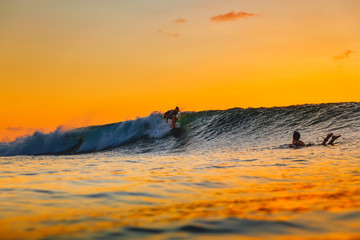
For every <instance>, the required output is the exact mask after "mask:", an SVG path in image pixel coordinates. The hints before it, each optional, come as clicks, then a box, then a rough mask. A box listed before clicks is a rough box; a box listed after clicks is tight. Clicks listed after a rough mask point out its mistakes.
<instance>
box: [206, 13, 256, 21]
mask: <svg viewBox="0 0 360 240" xmlns="http://www.w3.org/2000/svg"><path fill="white" fill-rule="evenodd" d="M256 16H259V15H257V14H253V13H247V12H234V11H232V12H229V13H225V14H220V15H217V16H213V17H211V19H210V20H211V21H213V22H223V21H235V20H236V19H238V18H247V17H256Z"/></svg>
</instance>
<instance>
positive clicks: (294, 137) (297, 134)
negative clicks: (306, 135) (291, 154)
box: [293, 131, 300, 141]
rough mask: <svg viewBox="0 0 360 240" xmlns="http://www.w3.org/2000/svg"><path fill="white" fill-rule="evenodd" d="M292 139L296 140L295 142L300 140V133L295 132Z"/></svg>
mask: <svg viewBox="0 0 360 240" xmlns="http://www.w3.org/2000/svg"><path fill="white" fill-rule="evenodd" d="M293 139H294V140H297V141H298V140H300V133H299V132H297V131H295V132H294V134H293Z"/></svg>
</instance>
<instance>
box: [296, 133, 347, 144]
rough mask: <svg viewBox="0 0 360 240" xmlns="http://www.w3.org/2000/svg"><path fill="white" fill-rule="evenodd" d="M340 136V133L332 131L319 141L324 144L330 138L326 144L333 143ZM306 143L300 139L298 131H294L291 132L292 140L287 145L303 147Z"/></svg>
mask: <svg viewBox="0 0 360 240" xmlns="http://www.w3.org/2000/svg"><path fill="white" fill-rule="evenodd" d="M339 137H341V135H334V134H333V133H329V134H328V135H327V136H326V137H325V138H324V141H323V142H322V143H321V145H324V146H325V145H326V143H327V141H328V140H329V139H330V138H331V140H330V142H329V143H328V144H330V145H331V144H333V143H334V141H335V140H336V139H338V138H339ZM304 146H306V144H305V143H304V142H303V141H301V140H300V133H299V132H297V131H295V132H294V134H293V141H292V144H290V145H289V147H304Z"/></svg>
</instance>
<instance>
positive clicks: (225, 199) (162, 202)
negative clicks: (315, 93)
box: [0, 102, 360, 239]
mask: <svg viewBox="0 0 360 240" xmlns="http://www.w3.org/2000/svg"><path fill="white" fill-rule="evenodd" d="M179 123H180V127H181V130H182V133H181V134H180V136H173V135H172V134H171V132H170V126H169V125H168V124H166V123H165V122H164V120H163V118H162V116H161V113H157V112H154V113H152V114H151V115H149V116H148V117H144V118H138V119H136V120H131V121H125V122H119V123H113V124H108V125H101V126H90V127H84V128H78V129H73V130H63V129H61V128H59V129H57V130H56V131H54V132H51V133H41V132H36V133H34V134H33V135H31V136H26V137H22V138H18V139H17V140H15V141H13V142H3V143H0V239H360V150H359V149H360V148H359V147H360V103H354V102H352V103H329V104H307V105H296V106H289V107H272V108H247V109H242V108H233V109H228V110H211V111H201V112H185V113H183V114H182V116H181V118H180V120H179ZM294 131H299V132H300V133H301V140H302V141H304V142H305V143H307V144H309V146H307V147H302V148H289V146H288V145H289V144H290V143H291V141H292V134H293V132H294ZM330 132H333V133H334V134H341V137H340V138H339V139H337V140H336V141H335V144H334V145H325V146H323V145H320V143H321V142H322V137H325V136H326V134H327V133H330Z"/></svg>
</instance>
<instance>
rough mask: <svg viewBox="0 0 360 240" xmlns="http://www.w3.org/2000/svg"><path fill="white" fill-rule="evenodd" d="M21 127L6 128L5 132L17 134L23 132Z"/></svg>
mask: <svg viewBox="0 0 360 240" xmlns="http://www.w3.org/2000/svg"><path fill="white" fill-rule="evenodd" d="M23 129H24V128H23V127H7V128H6V130H8V131H12V132H17V131H21V130H23Z"/></svg>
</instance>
